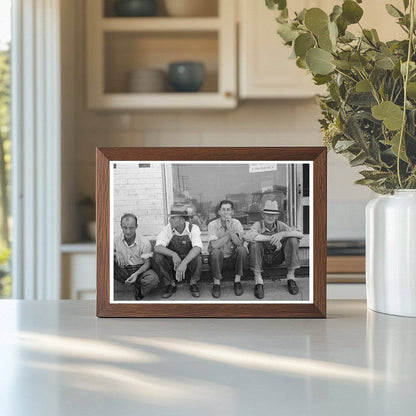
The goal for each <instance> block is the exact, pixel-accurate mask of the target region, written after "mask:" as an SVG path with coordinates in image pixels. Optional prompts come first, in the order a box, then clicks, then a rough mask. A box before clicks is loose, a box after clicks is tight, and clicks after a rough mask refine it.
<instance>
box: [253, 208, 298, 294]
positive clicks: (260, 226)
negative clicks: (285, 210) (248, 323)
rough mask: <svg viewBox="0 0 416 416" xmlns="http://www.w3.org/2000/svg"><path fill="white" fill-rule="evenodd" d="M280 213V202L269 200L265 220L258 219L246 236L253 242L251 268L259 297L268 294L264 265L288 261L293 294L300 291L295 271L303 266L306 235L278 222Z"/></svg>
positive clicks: (276, 264) (255, 292)
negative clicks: (301, 256) (301, 247)
mask: <svg viewBox="0 0 416 416" xmlns="http://www.w3.org/2000/svg"><path fill="white" fill-rule="evenodd" d="M279 214H280V211H279V209H278V205H277V201H266V204H265V205H264V208H263V210H262V217H263V219H262V220H261V221H257V222H255V223H254V224H253V226H252V227H251V229H250V230H249V231H247V233H246V235H245V240H247V241H249V257H250V268H251V270H252V271H253V273H254V281H255V287H254V295H255V297H256V298H258V299H262V298H263V297H264V286H263V278H262V275H261V272H262V270H263V269H262V267H263V265H264V266H278V265H279V264H281V263H283V261H285V260H286V263H287V286H288V290H289V293H290V294H291V295H297V294H298V293H299V288H298V285H297V284H296V280H295V270H296V269H298V268H299V267H300V261H299V241H300V239H301V238H302V237H303V234H302V233H301V232H300V231H299V230H297V229H296V228H293V227H289V226H288V225H287V224H285V223H284V222H281V221H278V218H279Z"/></svg>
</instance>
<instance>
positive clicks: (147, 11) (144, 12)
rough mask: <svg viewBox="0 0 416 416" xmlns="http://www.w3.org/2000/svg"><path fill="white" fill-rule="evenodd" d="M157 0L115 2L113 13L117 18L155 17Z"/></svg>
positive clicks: (118, 0) (120, 0) (119, 0)
mask: <svg viewBox="0 0 416 416" xmlns="http://www.w3.org/2000/svg"><path fill="white" fill-rule="evenodd" d="M157 3H158V0H117V1H116V2H115V4H114V11H115V14H116V16H119V17H150V16H156V13H157Z"/></svg>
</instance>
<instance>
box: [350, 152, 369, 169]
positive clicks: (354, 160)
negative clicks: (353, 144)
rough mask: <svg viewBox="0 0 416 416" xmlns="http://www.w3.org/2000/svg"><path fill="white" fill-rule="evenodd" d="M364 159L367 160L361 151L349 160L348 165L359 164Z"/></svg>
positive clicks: (362, 162)
mask: <svg viewBox="0 0 416 416" xmlns="http://www.w3.org/2000/svg"><path fill="white" fill-rule="evenodd" d="M366 160H367V155H366V154H365V153H364V152H362V153H360V154H359V155H358V156H356V157H355V158H354V159H352V160H350V165H351V166H352V167H355V166H360V165H362V164H364V163H365V161H366Z"/></svg>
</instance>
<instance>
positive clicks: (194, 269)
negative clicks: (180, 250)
mask: <svg viewBox="0 0 416 416" xmlns="http://www.w3.org/2000/svg"><path fill="white" fill-rule="evenodd" d="M152 267H153V269H154V271H155V272H156V273H157V274H158V275H159V277H160V280H161V282H162V284H163V286H168V285H170V284H172V283H173V282H174V281H175V273H174V272H175V270H174V267H173V261H172V259H171V257H169V256H165V255H163V254H160V253H154V254H153V266H152ZM201 271H202V257H201V255H198V256H196V257H195V258H194V259H192V260H191V261H190V262H189V264H188V267H187V268H186V273H185V277H186V278H187V279H189V280H190V281H191V282H192V283H196V282H198V281H199V279H200V277H201Z"/></svg>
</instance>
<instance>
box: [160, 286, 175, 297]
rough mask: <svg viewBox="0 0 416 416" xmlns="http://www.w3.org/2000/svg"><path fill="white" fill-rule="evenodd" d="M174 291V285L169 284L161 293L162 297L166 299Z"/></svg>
mask: <svg viewBox="0 0 416 416" xmlns="http://www.w3.org/2000/svg"><path fill="white" fill-rule="evenodd" d="M175 292H176V286H172V285H169V286H168V287H167V288H166V289H165V292H164V293H163V295H162V298H164V299H167V298H170V297H171V296H172V295H173V294H174V293H175Z"/></svg>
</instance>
